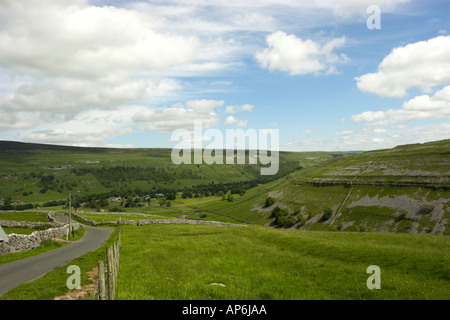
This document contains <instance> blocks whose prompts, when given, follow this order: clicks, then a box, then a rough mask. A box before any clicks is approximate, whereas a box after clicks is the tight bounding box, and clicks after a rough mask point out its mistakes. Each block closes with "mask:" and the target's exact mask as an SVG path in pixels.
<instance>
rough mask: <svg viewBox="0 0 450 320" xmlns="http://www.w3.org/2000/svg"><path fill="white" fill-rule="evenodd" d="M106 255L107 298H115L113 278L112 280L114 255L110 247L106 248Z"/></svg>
mask: <svg viewBox="0 0 450 320" xmlns="http://www.w3.org/2000/svg"><path fill="white" fill-rule="evenodd" d="M106 256H107V259H108V262H107V264H108V300H114V298H115V290H116V288H115V280H114V277H115V276H114V273H115V272H114V271H115V270H114V256H113V249H112V247H108V248H106Z"/></svg>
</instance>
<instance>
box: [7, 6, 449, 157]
mask: <svg viewBox="0 0 450 320" xmlns="http://www.w3.org/2000/svg"><path fill="white" fill-rule="evenodd" d="M371 5H376V6H378V7H379V8H380V18H381V28H380V29H372V30H371V29H369V28H368V27H367V24H366V21H367V19H368V18H369V17H370V16H371V13H367V8H368V7H369V6H371ZM449 12H450V2H449V1H443V0H431V1H423V0H342V1H331V0H320V1H319V0H307V1H298V0H297V1H294V0H283V1H272V0H262V1H251V2H242V1H235V0H234V1H231V0H227V1H226V0H222V1H206V0H198V1H185V0H170V1H169V0H167V1H100V0H95V1H85V0H73V1H72V0H58V1H50V0H43V1H34V0H26V1H22V0H19V1H18V0H14V1H13V0H5V1H2V2H1V3H0V21H2V22H1V23H0V48H2V49H0V117H1V119H3V121H2V122H1V123H0V139H2V140H16V141H25V142H36V143H52V144H65V145H80V146H110V147H169V148H170V147H173V146H174V145H175V142H173V141H170V140H171V133H172V132H173V131H174V130H176V129H178V128H186V129H191V128H192V127H193V121H194V120H201V121H202V123H203V126H204V128H217V129H219V130H222V131H225V130H226V129H237V128H242V129H244V130H248V129H255V130H258V129H277V130H279V136H280V149H281V150H292V151H328V150H371V149H381V148H390V147H394V146H396V145H400V144H407V143H417V142H426V141H433V140H440V139H446V138H449V137H450V121H449V117H450V59H449V58H448V57H450V35H449V32H450V22H449V21H450V19H449V16H448V15H449Z"/></svg>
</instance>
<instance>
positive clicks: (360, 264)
mask: <svg viewBox="0 0 450 320" xmlns="http://www.w3.org/2000/svg"><path fill="white" fill-rule="evenodd" d="M14 146H15V147H10V148H9V149H8V150H6V151H3V152H2V153H1V156H2V157H0V162H1V164H2V166H1V167H0V168H1V172H0V177H1V180H0V198H3V200H4V199H6V198H7V197H9V198H10V199H11V200H22V201H23V202H24V203H37V204H38V205H39V206H42V205H43V202H44V201H49V200H58V199H65V198H67V194H68V193H72V194H75V196H76V195H80V197H81V196H88V197H89V196H90V195H98V194H99V193H101V192H113V190H116V191H118V192H123V193H124V194H126V195H127V197H128V199H127V198H126V197H124V198H122V200H119V201H114V202H109V203H107V206H105V207H98V206H90V205H88V204H89V203H88V200H89V198H84V199H85V200H83V201H86V203H87V204H86V205H84V206H82V207H80V208H78V210H79V214H80V215H81V216H83V217H85V218H87V219H91V220H94V221H96V222H109V221H117V220H118V219H119V218H120V219H121V220H135V221H139V220H149V219H192V220H205V221H206V220H212V221H222V222H228V223H244V224H247V227H245V228H233V227H219V226H211V225H179V224H177V225H175V224H161V225H159V224H154V225H145V226H130V225H125V226H122V232H123V233H122V251H121V262H120V263H121V267H120V272H119V283H118V287H117V298H118V299H124V300H128V299H156V300H159V299H181V300H185V299H186V300H203V299H206V300H209V299H220V300H228V299H231V300H236V299H237V300H245V299H249V300H253V299H255V300H261V299H262V300H272V299H283V300H284V299H286V300H301V299H351V300H359V299H446V300H447V299H450V278H449V277H450V269H449V268H450V267H449V266H450V263H449V262H450V257H449V255H450V240H449V239H450V238H449V237H448V235H449V234H450V228H448V225H447V224H448V221H449V220H450V204H449V203H450V182H449V178H450V160H449V158H448V154H450V141H449V140H444V141H438V142H432V143H427V144H422V145H409V146H400V147H397V148H394V149H390V150H376V151H370V152H365V153H346V154H342V153H332V152H329V153H314V152H311V153H284V154H283V155H282V161H284V163H285V164H286V167H285V169H286V170H284V171H283V172H282V174H281V175H280V176H278V177H273V179H272V180H258V178H257V177H258V170H259V167H246V166H242V167H240V166H233V165H231V166H228V167H227V166H217V167H214V166H213V167H208V166H206V165H199V166H196V165H193V166H191V167H184V168H182V167H175V166H173V165H172V164H171V163H170V160H167V155H168V150H164V149H144V150H141V149H131V150H128V149H127V150H124V149H106V150H105V149H91V148H86V149H84V148H70V147H67V148H66V147H57V146H54V147H49V146H46V147H42V146H39V145H32V146H29V145H28V146H27V145H25V146H24V145H21V144H17V145H14ZM14 148H15V149H14ZM21 148H24V150H21ZM46 153H47V154H48V153H50V154H52V156H51V157H46V156H44V155H45V154H46ZM295 166H298V167H297V169H293V168H294V167H295ZM124 167H129V168H130V169H124ZM157 168H158V169H157ZM74 169H80V170H79V171H76V170H75V171H74ZM147 169H148V172H147V171H146V170H147ZM291 169H292V170H291ZM83 170H84V171H83ZM186 170H187V171H186ZM38 171H39V172H41V173H38ZM32 172H35V173H37V175H36V176H34V175H33V174H32ZM144 172H145V174H142V173H144ZM128 174H130V175H128ZM151 174H154V175H155V178H154V179H149V180H148V177H149V176H148V175H151ZM48 175H52V176H53V178H51V179H48V178H47V177H48ZM193 175H195V176H196V179H192V177H193ZM42 177H44V178H42ZM176 177H178V178H176ZM123 178H125V179H123ZM111 179H112V180H115V181H117V183H116V184H115V185H110V181H112V180H111ZM145 179H147V180H145ZM158 179H163V180H164V179H165V180H164V181H165V182H161V181H162V180H158ZM173 179H174V180H173ZM212 181H214V183H212ZM221 182H223V183H224V185H225V184H226V183H230V184H228V185H226V186H227V187H226V188H228V189H226V188H225V191H226V192H225V193H223V195H220V194H219V193H216V194H214V193H212V194H208V195H207V194H203V193H202V192H203V191H204V190H207V188H208V187H209V188H212V189H215V190H218V189H217V185H218V184H220V183H221ZM45 183H47V187H49V188H48V189H47V190H46V192H45V193H41V192H40V190H39V188H42V186H43V185H42V184H45ZM156 185H158V186H160V185H164V188H166V189H164V190H166V191H165V192H172V191H173V192H174V198H172V199H170V200H169V201H170V204H167V205H166V202H161V201H162V199H161V198H157V199H153V198H152V199H151V200H150V202H148V201H147V200H145V199H144V198H140V197H139V196H138V194H139V190H141V191H148V192H154V191H155V190H156V187H155V186H156ZM195 186H197V187H198V186H200V187H199V188H200V189H195ZM201 186H203V187H201ZM52 188H53V189H52ZM139 188H141V189H139ZM186 188H192V189H189V190H192V191H194V193H196V195H195V196H194V195H192V197H187V198H186V197H184V196H183V193H184V191H185V190H186ZM202 188H203V189H202ZM205 188H206V189H205ZM233 188H235V190H237V191H239V192H236V193H233V192H232V189H233ZM239 188H244V189H239ZM202 190H203V191H202ZM28 191H32V193H31V194H30V193H29V192H28ZM78 191H80V192H79V193H78ZM24 192H25V193H28V194H27V195H24V194H23V193H24ZM197 193H198V194H197ZM232 193H233V194H232ZM230 194H232V197H233V199H231V200H230V199H229V198H228V196H230ZM269 197H270V198H272V199H273V204H271V205H269V206H266V205H265V203H266V200H267V199H268V198H269ZM86 199H88V200H86ZM93 199H94V200H92V201H93V203H94V204H96V202H95V201H97V200H95V198H93ZM276 208H278V210H281V212H283V215H284V217H285V218H286V219H290V220H289V221H293V223H292V224H290V225H281V224H278V222H279V221H282V219H279V220H277V219H278V216H276V215H274V212H275V209H276ZM48 210H52V211H56V212H60V213H63V212H65V211H67V208H66V207H65V205H57V206H51V207H48V208H46V207H41V208H39V209H38V208H34V209H30V210H25V211H21V212H12V213H7V212H2V213H0V220H1V219H3V220H16V221H21V220H29V221H46V212H47V211H48ZM114 210H117V211H120V212H109V211H114ZM277 212H278V211H277ZM286 219H285V220H286ZM277 221H278V222H277ZM277 224H278V225H277ZM17 231H21V230H17ZM26 231H27V230H22V232H25V233H26ZM115 237H117V234H116V233H115V234H114V235H113V237H112V238H111V239H110V240H109V242H108V243H111V242H112V241H113V239H115ZM52 246H54V244H47V248H46V247H45V246H43V248H42V250H49V249H52V248H54V247H52ZM39 252H40V251H39V250H36V251H35V250H32V251H30V252H27V253H26V254H25V255H32V254H36V253H39ZM19 258H20V257H19ZM2 259H3V261H7V260H5V259H13V260H14V259H17V257H16V258H11V257H9V255H7V256H4V257H2ZM99 259H104V247H102V248H101V249H99V250H96V251H95V252H92V253H89V254H87V255H85V256H83V257H81V258H79V259H76V261H73V262H71V264H74V263H75V264H79V265H80V267H81V268H82V270H83V280H82V284H83V285H84V284H88V282H89V280H88V277H87V275H86V274H85V272H87V271H90V270H92V269H93V268H95V267H96V264H97V261H98V260H99ZM8 261H9V260H8ZM370 265H377V266H379V267H380V270H381V289H380V290H369V289H368V288H367V286H366V280H367V278H368V277H369V276H370V275H369V274H367V273H366V270H367V268H368V267H369V266H370ZM63 269H64V267H62V268H58V269H56V270H54V271H52V272H50V273H49V274H47V275H46V276H45V277H43V278H41V279H38V280H36V281H34V282H33V283H29V284H24V285H22V286H19V287H17V288H15V289H13V290H11V291H10V292H8V293H7V294H5V295H3V296H2V297H0V299H52V298H53V297H54V296H56V295H63V294H64V293H65V291H67V289H66V288H65V286H64V284H65V280H66V277H67V275H66V274H65V273H64V271H65V269H64V270H63ZM59 282H63V283H62V284H61V283H59ZM218 284H219V285H218Z"/></svg>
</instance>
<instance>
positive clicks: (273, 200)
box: [264, 197, 275, 207]
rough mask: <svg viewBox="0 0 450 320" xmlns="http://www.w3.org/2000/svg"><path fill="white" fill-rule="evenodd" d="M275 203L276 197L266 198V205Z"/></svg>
mask: <svg viewBox="0 0 450 320" xmlns="http://www.w3.org/2000/svg"><path fill="white" fill-rule="evenodd" d="M274 203H275V199H274V198H272V197H268V198H267V199H266V202H265V204H264V207H270V206H272V205H273V204H274Z"/></svg>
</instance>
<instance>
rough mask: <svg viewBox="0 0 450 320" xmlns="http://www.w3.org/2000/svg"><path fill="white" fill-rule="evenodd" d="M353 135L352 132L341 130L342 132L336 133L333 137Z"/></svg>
mask: <svg viewBox="0 0 450 320" xmlns="http://www.w3.org/2000/svg"><path fill="white" fill-rule="evenodd" d="M353 133H354V131H353V130H343V131H339V132H336V133H335V135H337V136H345V135H349V134H353Z"/></svg>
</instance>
